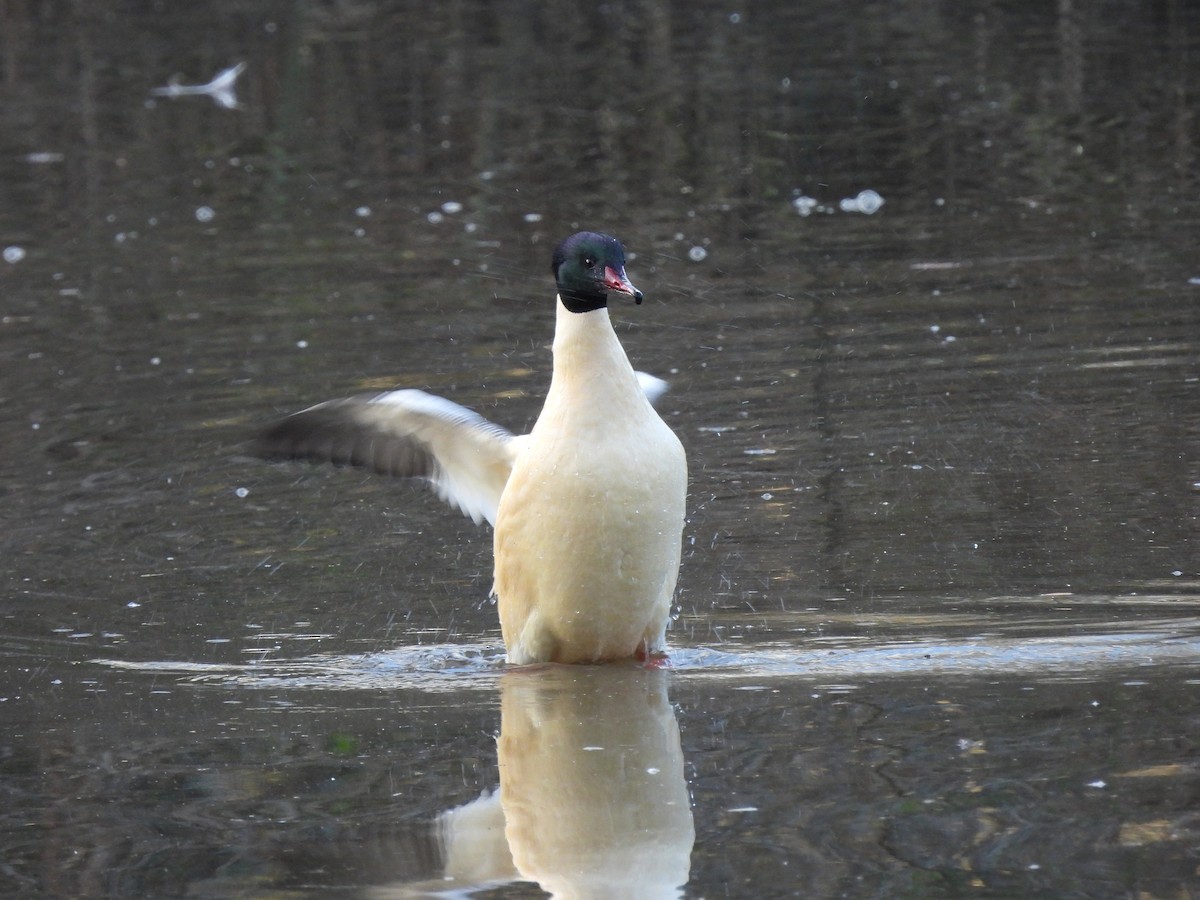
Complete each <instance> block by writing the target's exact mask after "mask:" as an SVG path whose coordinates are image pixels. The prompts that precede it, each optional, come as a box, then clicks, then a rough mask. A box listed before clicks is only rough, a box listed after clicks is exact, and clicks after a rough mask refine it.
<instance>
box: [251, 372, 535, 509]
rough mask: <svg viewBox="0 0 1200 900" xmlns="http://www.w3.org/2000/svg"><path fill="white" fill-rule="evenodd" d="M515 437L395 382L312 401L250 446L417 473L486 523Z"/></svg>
mask: <svg viewBox="0 0 1200 900" xmlns="http://www.w3.org/2000/svg"><path fill="white" fill-rule="evenodd" d="M519 444H520V442H519V441H517V440H516V439H515V438H514V437H513V435H512V434H510V433H509V432H508V431H506V430H505V429H503V428H501V427H500V426H499V425H495V424H493V423H492V422H489V421H488V420H487V419H485V418H483V416H481V415H479V414H478V413H476V412H473V411H471V410H469V409H467V408H466V407H465V406H459V405H458V404H457V403H451V402H450V401H449V400H445V399H443V398H442V397H435V396H434V395H433V394H427V393H425V392H424V391H416V390H403V391H390V392H388V393H386V394H379V395H377V396H374V397H350V398H348V399H345V400H330V401H327V402H325V403H318V404H317V405H316V406H312V407H309V408H308V409H305V410H301V411H300V412H298V413H294V414H293V415H290V416H288V417H287V418H286V419H282V420H280V421H279V422H276V423H275V424H274V425H272V426H271V427H270V428H268V429H267V430H266V431H264V432H263V433H262V434H261V435H260V436H259V438H258V440H257V444H256V450H257V452H258V454H259V455H260V456H266V457H275V458H280V457H284V458H292V459H309V460H313V461H318V462H332V463H335V464H338V465H350V466H362V467H364V468H368V469H374V470H375V471H376V472H379V473H381V474H384V475H396V476H401V477H412V478H425V479H428V480H429V481H430V482H431V483H432V484H433V486H434V488H435V490H436V491H437V493H438V496H439V497H441V498H442V499H443V500H446V501H447V502H449V503H453V504H454V505H456V506H458V508H459V509H461V510H462V511H463V512H464V513H465V514H467V515H468V516H470V517H471V518H472V519H474V520H475V521H476V522H479V521H480V519H487V520H488V522H490V523H491V524H493V525H494V524H495V523H496V508H497V506H499V504H500V494H501V493H503V491H504V485H505V483H506V482H507V481H508V474H509V472H511V471H512V464H513V459H514V458H515V456H516V452H517V448H518V446H519Z"/></svg>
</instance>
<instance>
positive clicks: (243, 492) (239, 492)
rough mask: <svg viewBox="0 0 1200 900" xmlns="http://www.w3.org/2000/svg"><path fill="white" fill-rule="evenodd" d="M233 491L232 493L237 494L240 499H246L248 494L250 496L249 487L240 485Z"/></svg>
mask: <svg viewBox="0 0 1200 900" xmlns="http://www.w3.org/2000/svg"><path fill="white" fill-rule="evenodd" d="M233 493H234V494H235V495H236V496H238V497H240V498H241V499H243V500H244V499H246V498H247V497H249V496H250V489H249V488H244V487H240V488H238V489H237V490H235V491H234V492H233Z"/></svg>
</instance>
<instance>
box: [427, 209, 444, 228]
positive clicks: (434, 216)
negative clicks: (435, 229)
mask: <svg viewBox="0 0 1200 900" xmlns="http://www.w3.org/2000/svg"><path fill="white" fill-rule="evenodd" d="M425 218H426V219H427V220H429V224H430V225H437V224H438V223H439V222H444V221H445V219H446V217H445V216H443V215H442V214H441V213H440V212H438V211H437V210H436V209H435V210H434V211H433V212H431V213H430V214H429V215H427V216H426V217H425Z"/></svg>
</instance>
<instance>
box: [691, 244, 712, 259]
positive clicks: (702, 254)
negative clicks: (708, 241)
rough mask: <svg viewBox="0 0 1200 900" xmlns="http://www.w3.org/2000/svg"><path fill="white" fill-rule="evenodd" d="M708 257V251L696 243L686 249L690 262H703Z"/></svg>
mask: <svg viewBox="0 0 1200 900" xmlns="http://www.w3.org/2000/svg"><path fill="white" fill-rule="evenodd" d="M707 258H708V251H707V250H705V249H704V248H703V247H701V246H699V245H697V246H695V247H693V248H692V249H691V250H689V251H688V259H690V260H691V261H692V262H704V260H706V259H707Z"/></svg>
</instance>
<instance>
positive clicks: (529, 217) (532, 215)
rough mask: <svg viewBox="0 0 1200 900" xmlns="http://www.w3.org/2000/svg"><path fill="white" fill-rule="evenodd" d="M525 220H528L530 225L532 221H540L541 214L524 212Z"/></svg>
mask: <svg viewBox="0 0 1200 900" xmlns="http://www.w3.org/2000/svg"><path fill="white" fill-rule="evenodd" d="M525 221H526V222H529V223H530V224H531V225H532V224H533V223H534V222H540V221H542V214H541V213H525Z"/></svg>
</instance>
